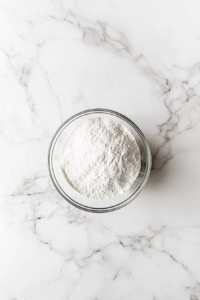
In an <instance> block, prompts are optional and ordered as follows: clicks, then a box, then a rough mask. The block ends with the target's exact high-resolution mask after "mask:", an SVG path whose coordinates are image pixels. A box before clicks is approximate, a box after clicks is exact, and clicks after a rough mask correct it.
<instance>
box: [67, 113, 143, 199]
mask: <svg viewBox="0 0 200 300" xmlns="http://www.w3.org/2000/svg"><path fill="white" fill-rule="evenodd" d="M140 166H141V158H140V150H139V148H138V145H137V143H136V141H135V138H134V136H133V135H132V134H131V132H130V131H129V130H128V129H126V128H125V127H124V126H122V125H121V124H119V123H117V122H115V121H112V120H110V119H106V118H91V119H88V120H87V121H85V122H84V123H82V124H80V125H79V126H78V127H77V128H76V129H75V130H74V131H73V132H72V133H71V134H70V136H69V137H68V140H67V142H66V144H65V146H64V149H63V153H62V157H61V168H62V170H63V172H64V174H65V177H66V179H67V181H68V182H69V184H70V185H71V186H72V187H73V188H74V189H75V190H77V191H78V192H79V193H81V194H83V195H84V196H86V197H88V198H93V199H97V200H104V199H108V198H111V197H114V196H116V195H118V194H122V193H124V192H125V191H127V190H128V189H129V188H130V186H131V185H132V184H133V182H134V180H135V179H136V178H137V176H138V173H139V171H140Z"/></svg>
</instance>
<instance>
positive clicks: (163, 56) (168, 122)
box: [0, 0, 200, 300]
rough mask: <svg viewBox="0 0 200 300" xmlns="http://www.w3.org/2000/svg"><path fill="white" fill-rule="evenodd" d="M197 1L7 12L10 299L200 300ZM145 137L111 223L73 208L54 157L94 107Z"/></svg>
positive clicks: (2, 98) (84, 1)
mask: <svg viewBox="0 0 200 300" xmlns="http://www.w3.org/2000/svg"><path fill="white" fill-rule="evenodd" d="M199 7H200V6H199V1H195V0H191V1H186V0H170V1H166V0H165V1H159V0H153V1H148V0H132V1H131V0H124V1H119V0H68V1H67V0H65V1H63V0H42V1H38V0H30V1H23V0H17V1H14V0H8V1H7V0H3V1H0V24H1V26H0V83H1V88H0V165H1V172H0V195H1V197H0V199H1V200H0V300H67V299H68V300H108V299H109V300H110V299H114V300H175V299H176V300H200V175H199V174H200V173H199V170H200V18H199ZM96 107H102V108H108V109H112V110H116V111H118V112H120V113H122V114H125V115H126V116H127V117H129V118H130V119H132V120H133V121H134V122H135V123H136V124H137V125H138V126H139V127H140V128H141V129H142V131H143V132H144V134H145V135H146V137H147V139H148V141H149V144H150V146H151V151H152V155H153V170H152V172H151V176H150V180H149V182H148V184H147V186H146V188H145V189H144V191H143V192H142V193H141V194H140V195H139V196H138V197H137V199H136V200H135V201H133V202H132V203H131V204H130V205H128V206H126V207H125V208H123V209H121V210H118V211H116V212H114V213H108V214H91V213H86V212H83V211H80V210H78V209H76V208H74V207H72V206H71V205H69V204H68V203H67V202H66V201H65V200H63V199H62V198H61V197H60V196H59V195H58V193H57V191H56V190H55V189H54V187H53V185H52V183H51V182H50V179H49V174H48V168H47V151H48V146H49V143H50V140H51V138H52V136H53V134H54V132H55V131H56V129H57V128H58V126H59V125H60V124H61V123H62V122H63V121H64V120H66V119H67V118H68V117H70V116H71V115H73V114H75V113H77V112H79V111H81V110H85V109H89V108H96Z"/></svg>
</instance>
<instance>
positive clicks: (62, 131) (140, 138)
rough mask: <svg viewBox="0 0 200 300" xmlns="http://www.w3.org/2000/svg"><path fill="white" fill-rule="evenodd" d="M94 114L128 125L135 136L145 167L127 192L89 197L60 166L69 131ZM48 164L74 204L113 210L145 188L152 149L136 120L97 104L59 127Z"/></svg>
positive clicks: (97, 210) (61, 190)
mask: <svg viewBox="0 0 200 300" xmlns="http://www.w3.org/2000/svg"><path fill="white" fill-rule="evenodd" d="M94 117H101V118H109V119H112V120H114V121H116V122H118V123H120V124H121V125H123V126H125V127H126V128H127V129H128V130H129V131H130V132H131V133H132V134H133V136H134V137H135V139H136V141H137V144H138V146H139V149H140V155H141V169H140V172H139V175H138V177H137V179H136V180H135V181H134V182H133V184H132V186H131V187H130V189H129V190H128V191H126V192H125V193H124V194H121V195H118V196H116V197H113V198H110V199H107V200H94V199H89V198H87V197H85V196H83V195H81V194H80V193H78V192H77V191H76V190H74V189H73V188H72V187H71V186H70V185H69V183H68V182H67V180H66V179H65V176H64V174H63V172H62V169H61V166H60V158H61V154H62V151H63V147H64V145H65V142H66V140H67V137H68V136H69V134H70V133H71V132H72V131H73V130H74V129H75V128H76V127H77V126H78V125H79V124H80V123H82V122H84V121H85V120H87V119H89V118H94ZM48 165H49V173H50V177H51V180H52V182H53V184H54V186H55V188H56V189H57V191H58V192H59V194H60V195H61V196H62V197H63V198H64V199H65V200H67V201H68V202H69V203H70V204H72V205H74V206H76V207H77V208H80V209H82V210H86V211H89V212H95V213H103V212H111V211H114V210H116V209H119V208H122V207H124V206H125V205H127V204H128V203H130V202H131V201H132V200H133V199H135V198H136V197H137V196H138V195H139V193H140V192H141V191H142V189H143V188H144V186H145V184H146V183H147V180H148V178H149V175H150V172H151V152H150V148H149V145H148V143H147V140H146V138H145V136H144V134H143V133H142V131H141V130H140V129H139V128H138V127H137V125H135V123H133V122H132V121H131V120H130V119H128V118H127V117H125V116H124V115H122V114H120V113H118V112H115V111H112V110H108V109H101V108H96V109H89V110H85V111H82V112H80V113H78V114H76V115H74V116H72V117H71V118H69V119H68V120H67V121H65V122H64V123H63V124H62V125H61V126H60V127H59V128H58V130H57V131H56V133H55V135H54V137H53V139H52V141H51V143H50V147H49V153H48Z"/></svg>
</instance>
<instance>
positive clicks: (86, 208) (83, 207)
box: [48, 108, 152, 213]
mask: <svg viewBox="0 0 200 300" xmlns="http://www.w3.org/2000/svg"><path fill="white" fill-rule="evenodd" d="M92 113H104V114H108V115H114V116H116V117H119V118H121V119H122V120H124V121H125V122H127V123H128V124H129V125H130V126H131V127H132V128H133V129H134V130H135V131H136V132H137V134H138V135H139V137H140V138H141V140H142V142H143V144H144V146H145V147H144V148H145V150H146V159H147V168H146V170H145V174H144V178H143V180H142V181H141V183H140V185H139V186H138V188H137V189H136V191H134V193H133V194H131V195H130V196H129V197H128V198H127V199H125V200H124V201H122V202H120V203H118V204H116V205H112V206H108V207H101V208H97V207H91V206H87V205H83V204H81V203H79V202H77V201H75V200H74V199H72V198H71V197H70V196H69V195H67V194H66V193H65V192H64V191H63V189H62V188H61V186H60V185H59V182H58V181H57V179H56V176H55V173H54V170H53V164H52V157H53V150H54V147H55V145H56V141H57V139H58V137H59V136H60V134H61V133H62V131H63V130H64V129H65V127H66V126H67V125H69V124H70V123H72V122H73V121H75V120H76V119H78V118H80V117H82V116H84V115H90V114H92ZM151 163H152V160H151V151H150V147H149V145H148V142H147V139H146V137H145V135H144V134H143V132H142V131H141V129H140V128H139V127H138V126H137V125H136V124H135V123H134V122H133V121H132V120H130V119H129V118H128V117H126V116H124V115H123V114H121V113H119V112H116V111H114V110H110V109H103V108H94V109H88V110H84V111H81V112H79V113H77V114H75V115H73V116H71V117H70V118H68V119H67V120H66V121H64V122H63V123H62V124H61V125H60V126H59V128H58V129H57V130H56V132H55V134H54V135H53V138H52V140H51V142H50V145H49V149H48V169H49V175H50V178H51V181H52V183H53V185H54V187H55V188H56V190H57V191H58V193H59V194H60V195H61V196H62V197H63V198H64V199H65V200H66V201H68V202H69V203H70V204H72V205H73V206H75V207H77V208H79V209H81V210H84V211H87V212H93V213H105V212H112V211H115V210H117V209H120V208H122V207H124V206H126V205H127V204H129V203H130V202H132V201H133V200H134V199H135V198H136V197H137V196H138V195H139V194H140V192H141V191H142V189H143V188H144V186H145V185H146V183H147V181H148V179H149V176H150V172H151Z"/></svg>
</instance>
